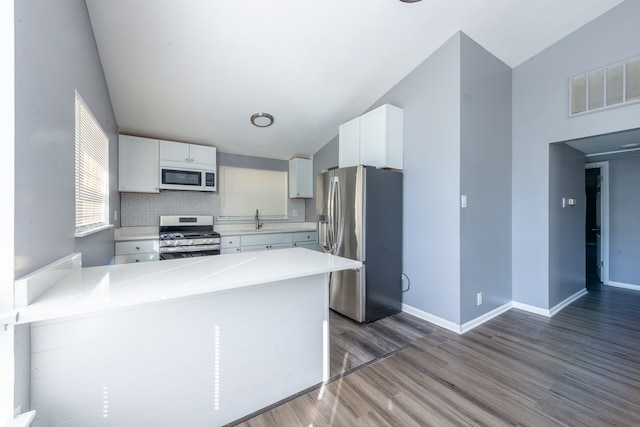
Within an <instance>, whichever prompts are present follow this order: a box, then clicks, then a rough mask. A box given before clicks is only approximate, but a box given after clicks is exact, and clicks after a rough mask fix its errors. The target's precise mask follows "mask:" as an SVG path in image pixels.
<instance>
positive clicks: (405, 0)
mask: <svg viewBox="0 0 640 427" xmlns="http://www.w3.org/2000/svg"><path fill="white" fill-rule="evenodd" d="M400 1H401V2H402V3H418V2H419V1H422V0H400Z"/></svg>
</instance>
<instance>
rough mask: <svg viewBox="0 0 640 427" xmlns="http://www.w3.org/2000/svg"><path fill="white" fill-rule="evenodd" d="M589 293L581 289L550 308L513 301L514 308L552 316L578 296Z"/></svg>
mask: <svg viewBox="0 0 640 427" xmlns="http://www.w3.org/2000/svg"><path fill="white" fill-rule="evenodd" d="M586 294H587V290H586V289H581V290H579V291H578V292H576V293H575V294H573V295H571V296H570V297H569V298H567V299H565V300H564V301H561V302H560V303H558V304H556V305H554V306H553V307H551V308H550V309H546V308H540V307H536V306H534V305H529V304H523V303H521V302H516V301H514V302H513V308H517V309H519V310H523V311H528V312H529V313H533V314H539V315H540V316H545V317H552V316H554V315H555V314H557V313H558V312H559V311H560V310H562V309H563V308H565V307H566V306H568V305H569V304H571V303H572V302H574V301H575V300H577V299H578V298H580V297H582V296H584V295H586Z"/></svg>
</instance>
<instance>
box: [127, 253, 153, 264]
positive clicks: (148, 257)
mask: <svg viewBox="0 0 640 427" xmlns="http://www.w3.org/2000/svg"><path fill="white" fill-rule="evenodd" d="M159 259H160V254H158V253H157V252H155V253H146V254H131V255H116V264H129V263H134V262H147V261H158V260H159Z"/></svg>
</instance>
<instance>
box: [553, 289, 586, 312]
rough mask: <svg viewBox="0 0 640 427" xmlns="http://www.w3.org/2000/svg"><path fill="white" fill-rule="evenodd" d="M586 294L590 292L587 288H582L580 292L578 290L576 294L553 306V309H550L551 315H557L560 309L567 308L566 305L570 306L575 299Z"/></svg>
mask: <svg viewBox="0 0 640 427" xmlns="http://www.w3.org/2000/svg"><path fill="white" fill-rule="evenodd" d="M586 294H588V292H587V290H586V289H585V288H583V289H580V290H579V291H578V292H576V293H575V294H573V295H571V296H570V297H569V298H567V299H565V300H564V301H562V302H560V303H558V304H556V305H554V306H553V307H551V310H549V317H553V316H555V315H556V314H557V313H558V312H559V311H560V310H562V309H563V308H565V307H566V306H568V305H569V304H571V303H572V302H574V301H575V300H577V299H579V298H582V297H583V296H585V295H586Z"/></svg>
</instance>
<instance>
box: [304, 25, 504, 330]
mask: <svg viewBox="0 0 640 427" xmlns="http://www.w3.org/2000/svg"><path fill="white" fill-rule="evenodd" d="M384 103H390V104H393V105H397V106H398V107H401V108H403V110H404V170H403V174H404V195H403V198H404V200H403V203H404V206H403V210H404V217H403V222H404V235H403V241H404V242H403V257H404V261H403V269H404V272H405V273H406V274H407V275H408V276H409V278H410V280H411V288H410V290H409V291H408V292H407V293H405V294H404V303H406V304H408V305H410V306H413V307H415V308H417V309H419V310H422V311H424V312H427V313H429V314H432V315H435V316H438V317H440V318H442V319H444V320H448V321H450V322H453V323H455V324H461V323H463V322H466V321H469V320H472V319H474V318H476V317H478V316H480V315H482V314H484V313H487V312H488V311H491V310H492V309H494V308H496V307H498V306H500V305H502V304H505V303H507V302H509V301H511V225H510V224H511V184H510V183H511V148H510V147H511V69H510V68H509V67H508V66H506V65H505V64H504V63H502V62H500V61H499V60H497V59H496V58H495V57H493V56H492V55H491V54H489V53H488V52H487V51H486V50H484V49H483V48H482V47H480V46H479V45H478V44H477V43H475V42H474V41H472V40H471V39H469V38H468V37H467V36H465V35H464V34H462V33H457V34H455V35H454V36H453V37H451V38H450V39H449V40H448V41H447V42H446V43H445V44H444V45H443V46H442V47H441V48H440V49H438V50H437V51H436V52H435V53H434V54H433V55H432V56H430V57H429V58H427V60H425V61H424V62H423V63H422V64H420V65H419V66H418V67H417V68H416V69H415V70H413V71H412V72H411V73H410V74H409V75H408V76H407V77H405V78H404V79H403V80H402V81H401V82H400V83H398V84H397V85H396V86H395V87H394V88H392V89H391V90H390V91H389V92H388V93H387V94H385V95H384V96H383V97H382V98H380V99H379V100H378V101H377V102H376V103H375V104H373V105H372V106H371V107H370V108H369V110H371V109H373V108H376V107H378V106H379V105H382V104H384ZM327 153H330V155H327ZM337 160H338V144H337V141H336V139H334V140H332V141H331V143H330V144H328V145H327V146H325V148H323V150H321V151H320V152H318V153H316V155H315V156H314V164H317V165H318V168H317V169H321V168H323V167H324V168H326V167H327V166H332V165H335V163H337ZM461 189H463V192H465V191H466V194H468V195H469V196H470V205H469V208H468V209H467V210H464V211H463V213H462V215H461V209H460V198H459V197H460V192H461ZM477 292H483V296H484V302H483V305H482V306H480V307H478V306H477V305H476V293H477Z"/></svg>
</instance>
